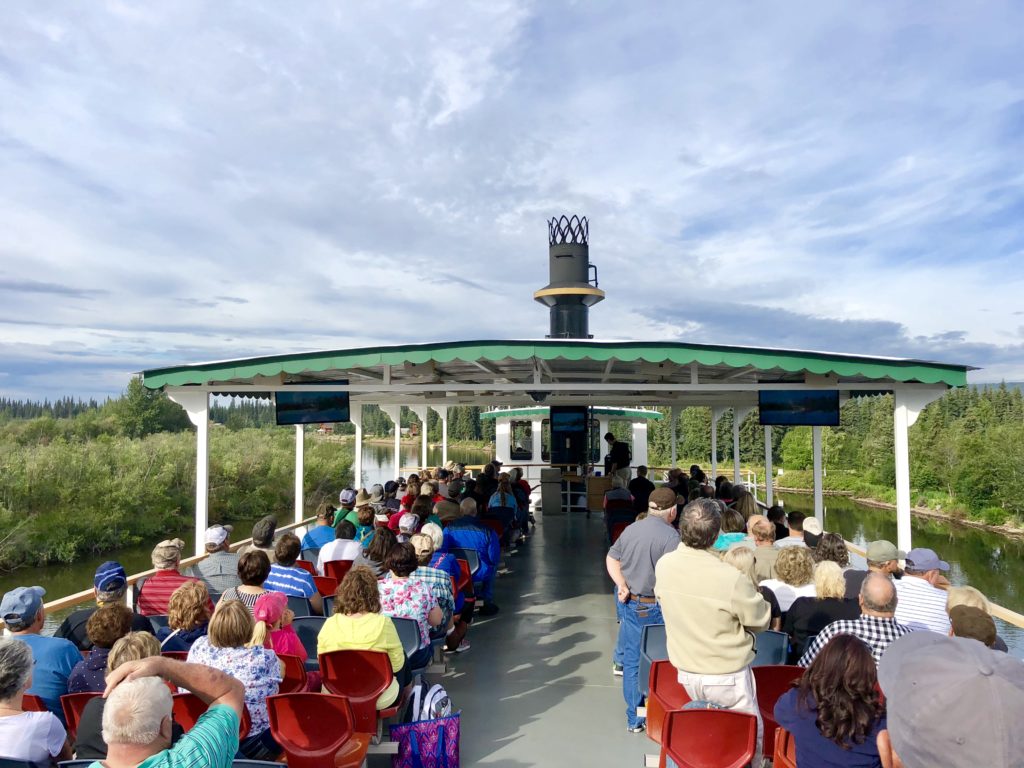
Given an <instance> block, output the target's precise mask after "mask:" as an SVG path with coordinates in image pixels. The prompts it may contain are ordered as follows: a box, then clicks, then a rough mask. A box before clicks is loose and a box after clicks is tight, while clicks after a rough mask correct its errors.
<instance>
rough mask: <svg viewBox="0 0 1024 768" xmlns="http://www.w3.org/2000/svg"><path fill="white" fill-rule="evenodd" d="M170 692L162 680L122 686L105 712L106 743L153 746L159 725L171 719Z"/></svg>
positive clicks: (171, 704) (145, 680)
mask: <svg viewBox="0 0 1024 768" xmlns="http://www.w3.org/2000/svg"><path fill="white" fill-rule="evenodd" d="M173 703H174V702H173V701H172V699H171V691H170V689H169V688H168V687H167V685H166V684H165V683H164V681H163V680H161V679H160V678H159V677H140V678H139V679H137V680H129V681H126V682H123V683H121V684H120V685H118V686H117V687H116V688H114V690H113V691H111V693H110V696H108V697H107V704H106V706H105V707H104V708H103V740H104V741H105V742H106V743H107V744H152V743H153V742H154V741H156V740H157V739H158V738H159V737H160V724H161V723H162V722H163V721H164V718H165V717H170V716H171V709H172V707H173Z"/></svg>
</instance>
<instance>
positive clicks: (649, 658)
mask: <svg viewBox="0 0 1024 768" xmlns="http://www.w3.org/2000/svg"><path fill="white" fill-rule="evenodd" d="M667 658H668V635H666V634H665V625H664V624H648V625H647V626H645V627H642V628H641V629H640V670H639V677H638V678H637V685H638V686H639V688H640V693H642V694H643V695H644V698H647V696H648V694H649V693H650V691H649V690H648V688H649V687H650V678H651V665H652V664H653V663H654V662H656V661H661V660H663V659H667Z"/></svg>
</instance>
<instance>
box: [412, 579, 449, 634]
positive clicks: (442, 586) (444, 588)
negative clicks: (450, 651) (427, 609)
mask: <svg viewBox="0 0 1024 768" xmlns="http://www.w3.org/2000/svg"><path fill="white" fill-rule="evenodd" d="M409 578H410V579H412V580H413V581H422V582H423V583H424V584H426V585H427V587H429V588H430V594H432V595H433V596H434V599H435V600H437V604H438V605H439V606H441V613H443V614H444V619H443V620H442V624H441V626H443V627H447V626H448V621H449V620H450V619H451V617H452V613H454V611H455V597H454V596H453V595H452V578H451V576H449V575H448V572H447V571H442V570H441V569H440V568H431V567H430V566H429V565H421V566H420V567H419V568H417V569H416V570H415V571H413V572H412V573H411V574H410V576H409Z"/></svg>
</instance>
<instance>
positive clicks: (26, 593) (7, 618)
mask: <svg viewBox="0 0 1024 768" xmlns="http://www.w3.org/2000/svg"><path fill="white" fill-rule="evenodd" d="M45 594H46V590H45V589H43V588H42V587H17V588H16V589H12V590H11V591H10V592H8V593H7V594H6V595H4V599H3V600H2V601H0V619H3V620H4V622H5V623H7V624H8V625H10V624H12V623H14V624H17V625H18V626H25V625H27V624H31V623H32V622H33V621H35V618H36V614H37V613H39V609H40V608H42V607H43V595H45Z"/></svg>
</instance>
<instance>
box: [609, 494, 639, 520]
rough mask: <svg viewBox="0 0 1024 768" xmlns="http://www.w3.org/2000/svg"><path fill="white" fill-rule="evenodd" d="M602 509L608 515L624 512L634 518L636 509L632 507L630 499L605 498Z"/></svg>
mask: <svg viewBox="0 0 1024 768" xmlns="http://www.w3.org/2000/svg"><path fill="white" fill-rule="evenodd" d="M604 511H605V512H607V513H608V514H609V515H611V514H612V513H625V514H626V515H629V516H631V517H633V519H636V510H635V509H633V500H632V499H605V501H604Z"/></svg>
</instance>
